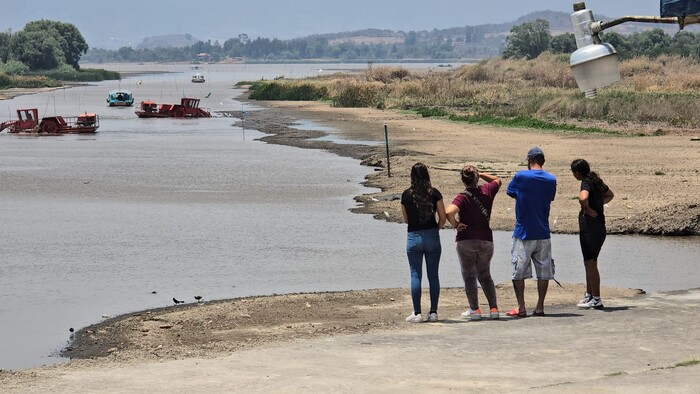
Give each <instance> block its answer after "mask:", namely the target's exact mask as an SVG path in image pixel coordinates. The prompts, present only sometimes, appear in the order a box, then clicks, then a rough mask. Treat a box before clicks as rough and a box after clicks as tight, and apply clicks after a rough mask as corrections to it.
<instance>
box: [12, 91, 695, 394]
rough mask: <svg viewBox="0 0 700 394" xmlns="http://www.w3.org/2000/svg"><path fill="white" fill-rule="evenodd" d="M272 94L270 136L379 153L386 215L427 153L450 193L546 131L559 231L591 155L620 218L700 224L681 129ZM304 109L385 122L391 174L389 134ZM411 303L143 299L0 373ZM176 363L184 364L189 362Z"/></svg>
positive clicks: (70, 368) (347, 296) (231, 341)
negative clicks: (484, 120)
mask: <svg viewBox="0 0 700 394" xmlns="http://www.w3.org/2000/svg"><path fill="white" fill-rule="evenodd" d="M266 105H268V106H269V108H268V109H267V110H265V111H251V112H249V113H248V115H247V117H246V127H250V128H255V129H258V130H261V131H264V132H266V133H269V135H268V136H266V137H265V138H264V139H265V140H266V141H268V142H271V143H280V144H286V145H292V146H297V147H301V148H314V149H326V150H329V151H332V152H335V153H337V154H340V155H344V156H350V157H356V158H358V159H361V160H363V163H364V164H366V165H369V166H375V167H376V169H377V171H373V172H372V173H371V174H370V175H369V176H368V177H367V181H366V183H367V185H369V186H374V187H378V188H381V189H382V191H381V192H380V193H378V194H375V195H371V196H369V195H367V196H358V197H357V199H358V200H359V201H362V202H364V203H365V206H364V207H362V208H359V209H356V211H358V212H362V213H371V214H374V215H375V217H377V218H379V219H382V220H390V221H399V220H400V205H399V203H398V201H397V200H396V199H397V196H398V195H399V194H400V193H401V191H402V190H403V189H404V188H406V187H407V185H408V184H409V177H408V175H409V169H410V167H411V165H413V164H414V163H415V162H417V161H422V162H424V163H426V164H427V165H428V166H429V167H430V169H431V176H432V178H433V184H434V185H435V186H436V187H438V188H439V189H440V190H441V191H442V192H443V194H444V195H445V197H446V200H447V201H449V200H450V199H451V196H453V195H455V194H456V193H458V192H459V191H460V190H461V184H460V182H459V178H458V173H457V170H458V169H459V168H461V166H462V165H463V164H464V163H474V164H477V165H479V166H480V167H481V168H482V169H483V170H484V171H487V172H491V173H494V174H496V175H498V176H500V177H502V178H503V180H504V183H507V182H508V180H509V178H510V177H511V176H512V174H513V173H514V172H515V171H518V170H520V169H523V159H524V156H525V152H527V150H528V148H529V147H531V146H534V145H538V146H540V147H542V148H543V149H544V151H545V153H546V156H547V164H546V165H545V168H546V169H548V170H549V171H551V172H552V173H554V174H555V175H556V176H557V177H558V179H559V183H558V194H557V198H556V201H555V202H554V204H553V207H552V220H553V221H554V220H556V223H553V227H554V231H557V232H575V231H576V213H577V210H578V202H577V201H576V200H575V199H574V198H575V196H577V193H578V184H577V182H576V181H575V179H574V178H573V177H572V176H571V174H570V172H569V170H568V165H569V163H570V161H571V160H572V159H574V158H578V157H583V158H585V159H587V160H589V161H590V162H591V163H592V165H593V167H594V169H595V170H597V171H599V172H600V174H601V176H602V177H603V178H604V179H605V180H606V182H607V183H608V185H609V186H610V187H611V188H612V189H613V190H614V191H615V194H616V199H615V200H614V201H613V202H612V203H611V204H610V206H609V207H608V210H607V214H608V217H609V227H610V229H611V230H612V232H620V233H644V234H696V235H697V234H700V197H699V196H700V193H699V192H700V174H699V173H698V171H699V170H698V163H700V160H699V159H700V142H695V141H691V137H690V136H688V135H684V134H683V133H680V135H673V136H655V137H625V136H609V135H578V134H571V133H543V132H539V131H533V130H516V129H498V128H490V127H480V126H471V125H465V124H461V123H452V122H447V121H443V120H436V119H423V118H420V117H418V116H416V115H412V114H405V113H400V112H396V111H380V110H372V109H336V108H330V107H329V106H328V105H326V104H322V103H315V102H314V103H268V104H266ZM233 115H236V114H235V113H234V114H233ZM294 119H309V120H313V121H315V122H316V123H318V124H321V125H324V126H328V127H332V128H334V129H336V130H337V131H338V132H340V133H341V134H342V135H343V137H344V138H348V139H353V140H373V141H383V138H384V124H386V125H387V126H388V129H389V139H390V151H391V161H390V165H391V173H392V176H391V177H388V176H387V168H386V160H385V156H384V147H383V146H382V145H379V146H374V147H368V146H366V145H340V144H332V143H329V142H322V141H310V140H308V138H310V137H318V136H320V135H322V134H323V133H322V132H317V131H299V130H296V129H292V128H289V125H290V124H291V123H293V121H294ZM492 222H493V227H494V228H495V229H500V230H510V229H512V226H513V222H514V219H513V203H512V201H510V199H509V198H508V197H507V196H505V193H500V194H499V196H498V197H497V199H496V202H495V208H494V212H493V219H492ZM582 293H583V287H582V285H574V284H564V287H563V288H560V287H557V286H556V284H554V283H552V285H551V286H550V293H549V296H548V298H547V303H546V310H550V308H551V309H557V308H558V309H562V308H569V309H570V308H571V306H572V305H573V304H575V303H576V302H577V301H578V299H579V298H580V296H581V294H582ZM603 294H604V297H605V298H618V299H625V298H629V299H633V298H634V299H636V298H638V297H640V291H639V290H634V289H610V288H606V289H605V290H604V292H603ZM498 297H499V305H500V307H501V311H502V313H504V312H505V311H506V310H508V309H510V308H511V307H513V306H514V305H515V300H514V297H513V292H512V289H511V286H510V284H503V285H499V287H498ZM526 299H527V300H528V302H529V304H533V303H534V301H535V299H536V296H535V293H534V287H533V283H531V282H528V290H527V295H526ZM425 300H427V294H426V295H425ZM482 303H483V296H482ZM533 305H534V304H533ZM465 308H466V299H465V296H464V293H463V291H462V289H443V292H442V295H441V303H440V309H439V312H440V315H441V317H443V318H444V317H445V316H447V317H450V318H452V319H457V320H459V319H460V317H459V313H460V312H461V311H463V310H464V309H465ZM530 308H532V305H531V306H530ZM408 313H410V295H409V292H408V290H407V289H381V290H365V291H355V292H343V293H316V294H295V295H283V296H269V297H252V298H245V299H236V300H222V301H212V302H202V303H192V304H187V305H178V306H173V307H169V308H163V309H157V310H151V311H143V312H139V313H133V314H130V315H125V316H121V317H117V318H114V319H110V320H107V321H105V322H102V323H100V324H98V325H95V326H91V327H87V328H82V329H79V330H77V332H76V336H75V341H74V343H73V344H72V346H71V347H69V348H67V349H65V351H64V354H65V355H66V356H68V357H71V358H72V359H73V361H72V362H70V363H65V364H60V365H54V366H47V367H41V368H35V369H31V370H27V371H21V372H12V371H0V387H3V391H5V390H7V391H10V392H25V391H27V392H42V391H52V388H53V387H54V386H52V384H53V383H55V382H57V381H58V380H60V379H62V378H63V377H65V376H68V375H70V382H71V383H70V384H73V386H71V387H73V388H74V389H76V391H81V390H80V387H81V379H86V381H87V380H88V379H94V376H95V374H98V376H99V374H103V373H104V374H108V373H109V371H113V370H114V369H115V368H121V367H128V366H136V367H137V369H139V370H140V369H141V366H143V368H145V369H147V368H148V365H153V363H169V362H173V360H205V359H212V358H215V359H218V357H222V356H225V355H230V354H232V353H234V354H236V352H240V351H249V350H250V349H258V348H260V349H268V348H269V349H274V348H275V346H278V345H279V344H281V343H289V342H290V341H291V342H292V343H295V342H298V341H302V340H312V339H313V338H332V337H336V336H345V335H355V334H363V333H372V332H396V333H402V332H406V330H411V329H412V328H411V327H409V326H411V325H408V324H406V323H404V318H405V317H406V315H407V314H408ZM246 354H247V353H246ZM202 362H203V361H202ZM167 365H169V366H171V367H172V368H173V371H177V370H178V368H182V366H178V365H179V364H167ZM145 369H144V370H145ZM83 370H84V371H86V372H85V374H81V372H80V371H83ZM144 373H146V372H144ZM135 378H136V379H138V376H135ZM52 382H53V383H52ZM312 387H313V386H312Z"/></svg>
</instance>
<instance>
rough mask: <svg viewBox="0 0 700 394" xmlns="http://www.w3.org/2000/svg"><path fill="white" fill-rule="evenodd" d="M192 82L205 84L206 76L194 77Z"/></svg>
mask: <svg viewBox="0 0 700 394" xmlns="http://www.w3.org/2000/svg"><path fill="white" fill-rule="evenodd" d="M192 82H194V83H202V82H204V75H202V74H200V73H197V74H194V75H193V76H192Z"/></svg>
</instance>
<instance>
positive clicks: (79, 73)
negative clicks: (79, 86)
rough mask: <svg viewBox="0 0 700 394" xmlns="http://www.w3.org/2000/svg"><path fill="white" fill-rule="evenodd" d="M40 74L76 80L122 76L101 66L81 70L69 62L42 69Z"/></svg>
mask: <svg viewBox="0 0 700 394" xmlns="http://www.w3.org/2000/svg"><path fill="white" fill-rule="evenodd" d="M38 74H40V75H44V76H47V77H49V78H51V79H56V80H59V81H75V82H94V81H104V80H116V79H119V78H120V76H119V73H118V72H116V71H108V70H104V69H101V68H85V69H81V70H76V69H74V68H73V67H71V66H69V65H67V64H64V65H62V66H61V67H59V68H58V69H56V70H48V71H42V72H40V73H38Z"/></svg>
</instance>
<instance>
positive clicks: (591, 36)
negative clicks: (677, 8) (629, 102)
mask: <svg viewBox="0 0 700 394" xmlns="http://www.w3.org/2000/svg"><path fill="white" fill-rule="evenodd" d="M662 1H663V0H662ZM625 22H649V23H677V24H678V26H679V27H680V29H683V27H684V26H685V25H689V24H693V23H700V15H688V16H686V15H685V14H683V15H681V16H673V17H656V16H625V17H622V18H618V19H614V20H612V21H608V22H601V21H596V20H595V19H593V11H591V10H589V9H586V4H585V3H583V2H581V3H575V4H574V12H573V14H571V24H572V25H573V28H574V36H575V37H576V47H577V48H578V49H577V50H576V51H574V53H572V54H571V59H570V62H569V64H570V67H571V72H572V74H574V78H575V79H576V83H577V84H578V87H579V89H581V91H582V92H584V93H585V95H586V98H595V97H596V91H597V88H601V87H603V86H608V85H612V84H613V83H615V82H617V81H619V80H620V68H619V64H618V59H617V51H616V50H615V48H614V47H613V46H612V45H610V44H609V43H606V42H601V41H600V37H599V36H598V33H600V32H601V31H603V30H605V29H607V28H610V27H613V26H617V25H619V24H622V23H625Z"/></svg>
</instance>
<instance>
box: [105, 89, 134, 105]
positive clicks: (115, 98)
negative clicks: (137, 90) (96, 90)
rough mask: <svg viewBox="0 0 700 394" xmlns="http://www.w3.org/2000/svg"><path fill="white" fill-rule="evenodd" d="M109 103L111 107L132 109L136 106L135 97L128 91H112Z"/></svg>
mask: <svg viewBox="0 0 700 394" xmlns="http://www.w3.org/2000/svg"><path fill="white" fill-rule="evenodd" d="M107 103H108V104H109V106H110V107H131V106H132V105H134V95H133V94H131V92H130V91H128V90H112V91H111V92H109V96H108V97H107Z"/></svg>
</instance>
